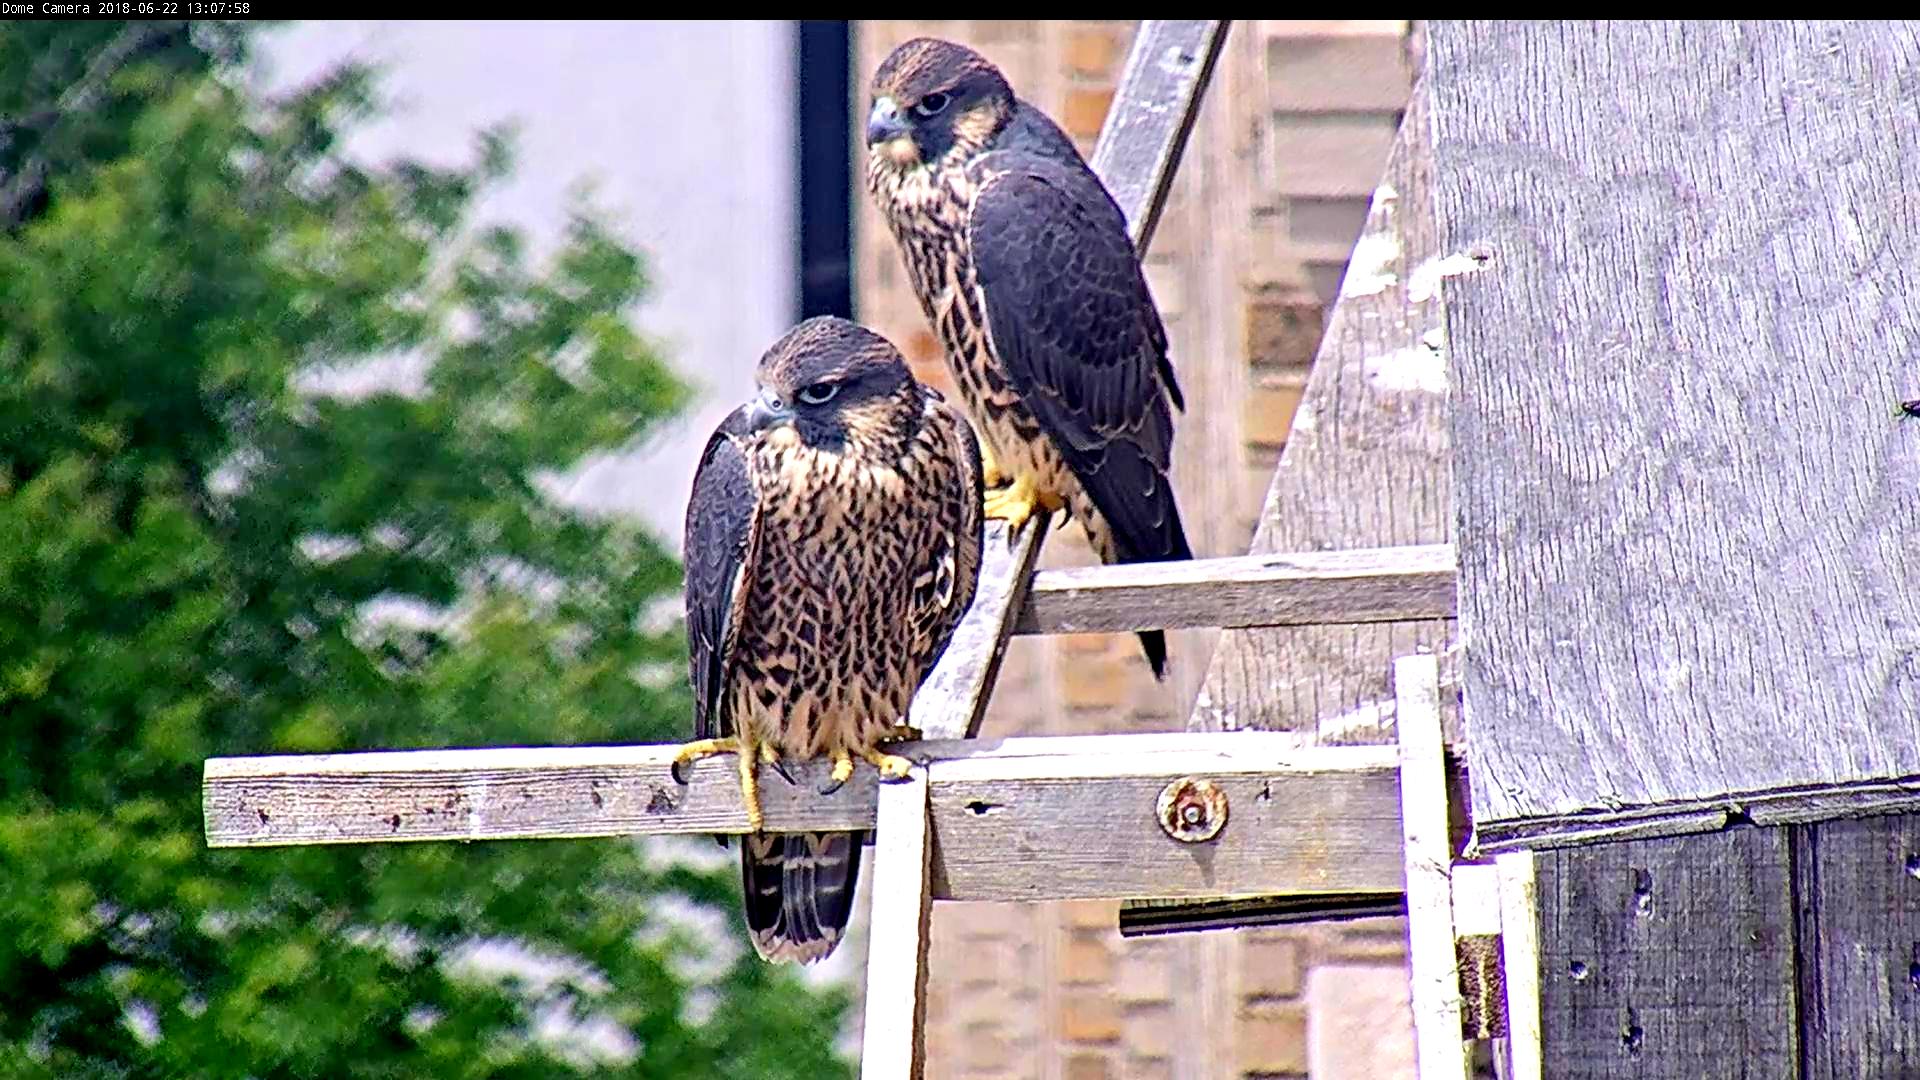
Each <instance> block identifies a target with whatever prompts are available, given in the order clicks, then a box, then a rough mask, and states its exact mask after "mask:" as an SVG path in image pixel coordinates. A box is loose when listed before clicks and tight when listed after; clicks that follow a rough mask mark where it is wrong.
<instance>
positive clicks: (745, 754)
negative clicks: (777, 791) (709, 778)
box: [667, 736, 767, 832]
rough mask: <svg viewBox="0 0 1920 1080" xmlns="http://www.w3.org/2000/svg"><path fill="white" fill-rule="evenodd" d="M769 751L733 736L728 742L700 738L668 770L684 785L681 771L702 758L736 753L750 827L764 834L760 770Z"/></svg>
mask: <svg viewBox="0 0 1920 1080" xmlns="http://www.w3.org/2000/svg"><path fill="white" fill-rule="evenodd" d="M766 752H767V747H766V746H765V744H759V745H755V744H752V743H746V744H744V745H743V744H742V742H741V740H739V739H737V738H733V737H731V736H729V737H728V738H725V739H699V740H696V741H694V742H690V743H687V744H686V745H684V746H682V747H681V748H680V751H679V752H678V753H676V754H674V755H673V764H672V765H671V766H670V767H669V768H668V770H667V771H668V773H669V774H671V775H672V777H673V780H674V783H676V784H684V783H686V782H687V778H686V777H684V776H682V775H681V774H680V771H681V770H682V769H683V768H685V767H686V766H688V765H691V764H692V763H694V762H696V761H699V760H700V759H701V758H708V757H713V756H715V755H717V754H734V755H736V756H738V757H739V759H740V801H741V802H743V803H745V804H746V807H747V827H748V828H749V829H751V830H753V831H754V832H759V831H760V826H761V823H762V822H763V821H764V820H765V819H764V818H763V817H762V816H761V814H760V777H759V775H758V772H757V767H758V766H759V764H760V759H761V757H762V755H764V754H765V753H766Z"/></svg>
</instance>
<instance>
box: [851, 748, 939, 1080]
mask: <svg viewBox="0 0 1920 1080" xmlns="http://www.w3.org/2000/svg"><path fill="white" fill-rule="evenodd" d="M878 814H879V826H880V827H879V829H878V830H877V831H876V833H875V834H874V843H873V922H872V925H871V927H870V929H869V930H868V938H867V984H866V989H865V992H864V996H865V998H866V1017H865V1021H866V1022H865V1023H864V1024H863V1025H861V1032H860V1075H861V1077H862V1078H863V1080H920V1078H921V1077H923V1076H925V1075H926V1068H927V1039H926V1030H927V1029H926V1019H927V924H928V920H929V919H930V917H931V916H932V914H933V894H932V892H931V891H930V889H929V884H930V879H929V877H928V874H927V869H928V859H929V855H930V851H931V848H932V843H933V837H932V834H931V832H930V831H929V829H928V824H927V777H926V775H925V773H923V772H922V771H920V770H918V769H916V770H914V772H913V774H912V775H911V776H909V777H908V778H907V780H906V781H905V782H904V783H898V784H885V785H882V787H881V789H880V801H879V807H878Z"/></svg>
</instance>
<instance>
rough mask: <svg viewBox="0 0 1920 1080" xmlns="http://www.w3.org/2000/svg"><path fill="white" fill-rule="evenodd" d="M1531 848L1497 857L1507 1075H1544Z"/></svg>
mask: <svg viewBox="0 0 1920 1080" xmlns="http://www.w3.org/2000/svg"><path fill="white" fill-rule="evenodd" d="M1533 860H1534V855H1533V853H1532V852H1530V851H1514V852H1508V853H1507V854H1505V855H1498V856H1495V857H1494V860H1493V863H1494V867H1495V870H1496V872H1497V873H1498V874H1499V875H1500V974H1501V977H1502V979H1503V980H1504V981H1505V983H1506V988H1507V1038H1506V1047H1505V1050H1506V1055H1507V1080H1542V1077H1543V1076H1544V1073H1543V1072H1542V1063H1541V1060H1540V890H1539V887H1538V883H1537V879H1536V875H1535V873H1534V865H1533Z"/></svg>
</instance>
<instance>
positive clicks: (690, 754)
mask: <svg viewBox="0 0 1920 1080" xmlns="http://www.w3.org/2000/svg"><path fill="white" fill-rule="evenodd" d="M739 752H740V740H739V739H735V738H732V737H728V738H725V739H696V740H695V741H693V742H690V743H686V744H684V745H682V746H681V747H680V752H679V753H677V754H675V755H673V764H672V765H671V766H669V767H668V769H667V772H668V773H670V774H672V776H673V782H674V783H676V784H684V783H686V782H687V778H686V777H684V776H682V775H680V770H682V769H684V768H686V767H687V766H688V765H691V764H693V763H694V762H696V761H699V760H700V759H701V758H710V757H713V756H714V755H716V754H737V753H739Z"/></svg>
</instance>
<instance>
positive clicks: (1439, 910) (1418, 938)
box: [1393, 656, 1467, 1080]
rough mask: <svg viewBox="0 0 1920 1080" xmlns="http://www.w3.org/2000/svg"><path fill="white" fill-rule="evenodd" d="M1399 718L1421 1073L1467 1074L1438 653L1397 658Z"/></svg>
mask: <svg viewBox="0 0 1920 1080" xmlns="http://www.w3.org/2000/svg"><path fill="white" fill-rule="evenodd" d="M1393 685H1394V699H1395V713H1394V714H1395V715H1396V716H1397V717H1398V718H1399V724H1398V725H1397V726H1398V730H1399V747H1398V753H1397V755H1396V756H1397V758H1398V760H1399V764H1400V821H1401V826H1400V828H1401V839H1402V843H1403V845H1404V846H1403V848H1402V851H1401V857H1402V859H1403V860H1404V861H1405V864H1406V889H1407V963H1408V965H1409V967H1410V969H1411V970H1410V973H1409V979H1410V980H1411V983H1412V986H1411V992H1412V999H1413V1034H1414V1051H1415V1054H1416V1057H1417V1059H1418V1062H1419V1070H1420V1078H1421V1080H1466V1078H1467V1055H1466V1047H1465V1045H1464V1044H1463V1043H1462V1041H1461V1038H1460V1004H1461V1003H1460V971H1459V967H1458V963H1457V960H1456V952H1455V946H1454V935H1453V879H1452V874H1453V844H1452V842H1451V840H1450V839H1449V837H1448V835H1447V816H1448V815H1447V777H1446V767H1445V763H1444V759H1443V753H1444V747H1445V742H1444V741H1443V739H1442V738H1441V734H1440V668H1439V664H1438V662H1437V661H1435V659H1434V658H1433V657H1431V656H1407V657H1402V658H1401V659H1399V660H1396V661H1395V662H1394V665H1393Z"/></svg>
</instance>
